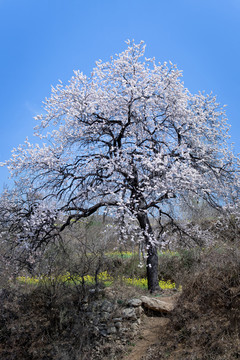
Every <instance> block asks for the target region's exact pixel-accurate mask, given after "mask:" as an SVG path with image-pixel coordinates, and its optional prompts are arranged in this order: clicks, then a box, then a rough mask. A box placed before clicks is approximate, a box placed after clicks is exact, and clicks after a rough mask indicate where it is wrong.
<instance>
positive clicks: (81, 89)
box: [6, 41, 235, 291]
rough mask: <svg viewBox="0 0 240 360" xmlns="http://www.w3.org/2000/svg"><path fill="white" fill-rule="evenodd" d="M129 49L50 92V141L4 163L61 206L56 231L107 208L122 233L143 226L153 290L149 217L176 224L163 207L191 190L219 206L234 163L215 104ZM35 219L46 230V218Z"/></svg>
mask: <svg viewBox="0 0 240 360" xmlns="http://www.w3.org/2000/svg"><path fill="white" fill-rule="evenodd" d="M127 44H128V47H127V49H126V50H125V51H124V52H122V53H121V54H119V55H117V56H116V57H115V58H111V60H110V61H109V62H105V63H103V62H102V61H98V62H97V63H96V67H95V68H94V69H93V72H92V74H91V76H90V77H87V76H85V75H84V74H82V73H81V72H80V71H74V75H73V77H72V78H71V80H70V81H69V83H68V85H67V86H64V85H63V84H62V83H61V82H60V83H59V84H58V85H57V86H56V87H55V88H52V95H51V97H50V98H49V99H46V101H45V103H44V104H45V112H44V114H43V115H40V116H37V117H36V120H37V121H38V122H39V125H38V126H37V127H36V134H37V135H38V136H39V137H40V139H42V142H43V144H42V145H32V144H30V143H29V142H28V141H26V142H25V145H23V146H19V147H18V149H15V151H14V153H13V156H12V158H11V159H10V160H9V161H7V162H6V164H7V165H8V167H9V169H10V171H11V172H12V173H13V175H14V176H16V177H18V178H19V179H20V181H21V183H22V184H26V183H27V184H28V185H27V186H28V187H29V188H30V189H31V192H32V193H36V194H37V193H42V194H43V195H42V197H41V200H39V199H38V204H39V203H41V202H42V203H43V202H44V204H45V205H44V206H46V207H47V206H48V205H47V204H48V203H50V202H52V201H54V204H55V205H54V209H53V210H52V211H53V214H54V216H53V218H55V215H56V212H61V213H62V214H63V215H64V216H63V219H62V222H61V225H59V226H58V230H59V231H62V230H63V229H64V228H65V227H67V226H69V225H70V224H71V223H72V222H74V221H78V220H79V219H81V218H83V217H88V216H90V215H92V214H94V213H95V212H96V211H99V210H100V209H102V211H104V210H106V209H110V211H111V210H112V213H114V214H115V216H118V217H119V219H121V221H119V223H120V225H122V228H121V231H122V234H124V232H125V233H127V231H128V227H129V226H131V224H133V223H134V224H135V225H136V224H137V225H138V227H139V229H140V231H141V234H142V237H143V238H144V242H145V245H146V249H147V277H148V287H149V290H150V291H154V290H156V289H157V288H158V256H157V248H158V245H159V242H158V241H159V239H158V238H157V237H156V235H155V233H154V231H153V228H152V224H151V221H150V215H149V214H150V213H151V211H152V210H154V211H157V212H158V213H159V215H161V214H164V216H165V217H169V218H171V215H170V214H168V212H167V210H166V206H165V202H166V201H167V202H169V201H175V199H176V198H179V197H180V196H181V195H184V194H187V193H190V194H193V195H194V196H195V195H197V196H198V197H200V198H202V199H204V200H205V201H207V202H208V203H210V204H212V205H216V204H217V203H218V202H219V200H222V199H223V197H225V196H226V195H227V194H228V193H229V191H230V190H229V189H230V187H232V186H233V184H234V181H235V180H234V167H233V162H234V158H233V155H232V153H231V152H230V151H228V150H227V149H228V147H227V141H228V135H227V132H228V125H227V122H226V117H225V114H224V111H223V109H221V108H220V107H219V104H218V103H216V99H215V97H214V96H212V95H204V94H202V93H198V94H197V95H192V94H191V93H190V92H189V91H188V90H187V89H186V88H185V87H184V85H183V83H182V82H181V76H182V75H181V72H180V71H179V70H178V69H177V68H176V66H174V65H172V64H171V63H170V64H167V63H164V64H157V63H155V60H154V59H143V56H144V52H145V45H144V43H143V42H141V43H140V44H135V43H134V42H130V41H129V42H128V43H127ZM39 206H40V205H39ZM40 208H43V205H41V207H40ZM49 211H50V210H49ZM33 214H34V219H35V220H34V222H33V224H36V228H38V229H39V226H40V225H39V219H38V220H36V216H37V214H39V216H40V219H41V211H38V212H36V211H33ZM33 214H32V216H33ZM44 214H45V215H46V211H45V212H44ZM25 215H26V214H25ZM25 215H24V216H25ZM29 219H31V216H30V215H29V216H28V217H26V221H28V226H27V229H30V226H29V221H30V220H29ZM43 219H44V224H45V225H46V221H45V220H46V216H44V217H43ZM40 222H41V221H40ZM51 224H52V225H53V224H55V225H54V226H55V229H54V231H56V228H57V225H56V222H54V221H52V222H51ZM32 226H33V225H32ZM32 226H31V235H33V234H34V232H32ZM21 234H22V233H21ZM39 234H40V235H39ZM46 234H48V238H51V236H53V235H52V234H53V233H52V232H51V231H50V230H49V229H48V230H45V231H40V232H39V231H38V239H41V241H43V239H44V236H46ZM21 236H22V235H21ZM25 236H26V238H27V232H26V234H25ZM41 236H42V238H41ZM32 241H34V240H32ZM35 241H37V238H36V239H35Z"/></svg>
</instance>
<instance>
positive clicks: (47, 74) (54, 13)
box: [0, 0, 240, 191]
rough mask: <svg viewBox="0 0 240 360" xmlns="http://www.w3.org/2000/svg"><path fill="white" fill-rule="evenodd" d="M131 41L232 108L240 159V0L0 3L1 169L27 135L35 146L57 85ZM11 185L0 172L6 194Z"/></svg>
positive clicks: (24, 0)
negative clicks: (36, 130)
mask: <svg viewBox="0 0 240 360" xmlns="http://www.w3.org/2000/svg"><path fill="white" fill-rule="evenodd" d="M127 39H135V41H136V42H139V41H140V40H144V41H145V42H146V44H147V49H146V56H147V57H153V56H155V57H156V60H157V61H160V62H163V61H168V60H171V61H172V62H173V63H175V64H177V66H178V68H179V69H181V70H183V80H184V83H185V86H186V87H187V88H188V89H189V90H190V91H191V92H193V93H194V92H198V91H199V90H201V91H202V90H206V92H210V91H213V93H214V94H216V95H217V96H218V100H219V102H220V103H221V104H227V105H228V107H227V115H228V118H229V122H230V124H231V126H232V128H231V135H232V141H233V142H234V143H235V144H236V145H235V146H236V150H237V152H240V136H239V135H240V115H239V106H240V0H171V1H167V0H101V1H100V0H84V1H83V0H0V52H1V56H0V99H1V100H0V101H1V106H0V162H1V161H4V160H6V159H8V158H9V157H10V156H11V150H12V148H13V147H16V146H17V145H18V144H19V143H23V142H24V140H25V138H26V136H28V137H29V138H30V140H31V141H35V138H33V137H32V133H33V127H34V125H35V121H34V120H33V116H35V115H36V114H38V113H41V112H42V109H41V106H42V101H43V100H44V98H45V97H48V96H49V95H50V89H51V85H56V83H57V82H58V79H61V80H62V81H63V82H67V80H68V79H69V78H70V77H71V76H72V70H73V69H80V70H81V71H83V72H84V73H86V74H90V72H91V69H92V68H93V66H94V65H95V61H96V60H98V59H102V60H108V59H109V57H110V56H111V55H114V54H115V53H119V52H121V51H123V50H124V49H125V47H126V44H125V40H127ZM36 140H37V139H36ZM8 183H9V180H8V172H7V170H6V169H4V168H0V191H1V190H2V188H3V185H4V184H8Z"/></svg>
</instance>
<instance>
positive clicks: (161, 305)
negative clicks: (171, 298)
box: [141, 296, 174, 313]
mask: <svg viewBox="0 0 240 360" xmlns="http://www.w3.org/2000/svg"><path fill="white" fill-rule="evenodd" d="M141 300H142V303H143V306H145V307H146V308H148V309H151V310H154V311H157V312H165V313H168V312H171V311H172V310H173V309H174V305H173V303H171V302H166V301H163V300H159V299H156V298H152V297H148V296H142V297H141Z"/></svg>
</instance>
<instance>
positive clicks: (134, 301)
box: [128, 299, 142, 307]
mask: <svg viewBox="0 0 240 360" xmlns="http://www.w3.org/2000/svg"><path fill="white" fill-rule="evenodd" d="M141 305H142V300H140V299H131V300H129V301H128V306H132V307H138V306H141Z"/></svg>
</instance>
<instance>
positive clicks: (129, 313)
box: [122, 308, 137, 320]
mask: <svg viewBox="0 0 240 360" xmlns="http://www.w3.org/2000/svg"><path fill="white" fill-rule="evenodd" d="M122 316H123V318H125V319H128V320H137V315H136V311H135V309H133V308H127V309H123V311H122Z"/></svg>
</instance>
